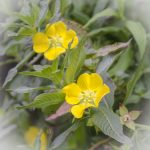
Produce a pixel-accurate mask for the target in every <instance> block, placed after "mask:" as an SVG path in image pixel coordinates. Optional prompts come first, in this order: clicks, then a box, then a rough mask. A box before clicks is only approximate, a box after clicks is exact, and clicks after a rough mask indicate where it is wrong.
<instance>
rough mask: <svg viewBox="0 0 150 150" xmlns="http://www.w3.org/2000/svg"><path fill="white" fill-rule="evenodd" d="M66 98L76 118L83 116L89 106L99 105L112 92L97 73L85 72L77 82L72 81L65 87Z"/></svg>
mask: <svg viewBox="0 0 150 150" xmlns="http://www.w3.org/2000/svg"><path fill="white" fill-rule="evenodd" d="M63 91H64V93H66V97H65V100H66V102H67V103H68V104H71V105H73V106H72V107H71V113H72V114H73V115H74V117H75V118H81V117H82V116H83V112H84V110H85V109H86V108H88V107H98V106H99V103H100V101H101V99H102V98H103V97H104V96H105V95H106V94H107V93H109V92H110V89H109V87H108V86H107V85H106V84H103V80H102V78H101V76H100V75H99V74H97V73H92V74H87V73H84V74H82V75H80V76H79V78H78V80H77V83H71V84H69V85H67V86H65V87H64V88H63Z"/></svg>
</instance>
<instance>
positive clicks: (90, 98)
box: [79, 90, 96, 104]
mask: <svg viewBox="0 0 150 150" xmlns="http://www.w3.org/2000/svg"><path fill="white" fill-rule="evenodd" d="M79 99H80V101H81V102H82V103H90V104H94V101H95V99H96V93H95V92H94V91H91V90H86V91H83V92H81V93H80V95H79Z"/></svg>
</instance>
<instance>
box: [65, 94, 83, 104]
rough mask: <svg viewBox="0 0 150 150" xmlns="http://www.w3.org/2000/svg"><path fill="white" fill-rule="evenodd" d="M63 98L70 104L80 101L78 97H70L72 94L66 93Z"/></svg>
mask: <svg viewBox="0 0 150 150" xmlns="http://www.w3.org/2000/svg"><path fill="white" fill-rule="evenodd" d="M65 100H66V102H67V103H68V104H70V105H75V104H78V103H79V102H80V99H79V98H78V97H72V96H68V95H66V97H65Z"/></svg>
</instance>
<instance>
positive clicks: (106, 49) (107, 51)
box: [96, 39, 132, 57]
mask: <svg viewBox="0 0 150 150" xmlns="http://www.w3.org/2000/svg"><path fill="white" fill-rule="evenodd" d="M131 40H132V39H130V40H129V41H128V42H125V43H124V42H119V43H115V44H112V45H107V46H104V47H102V48H100V49H99V50H98V52H97V54H96V56H97V57H99V56H106V55H108V54H110V53H114V52H117V51H120V50H121V49H124V48H127V47H128V46H129V44H130V42H131Z"/></svg>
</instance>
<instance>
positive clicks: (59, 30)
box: [54, 21, 67, 37]
mask: <svg viewBox="0 0 150 150" xmlns="http://www.w3.org/2000/svg"><path fill="white" fill-rule="evenodd" d="M54 26H55V32H56V34H57V35H60V36H63V37H64V36H65V35H66V31H67V27H66V25H65V24H64V23H63V22H62V21H58V22H56V23H55V24H54Z"/></svg>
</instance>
